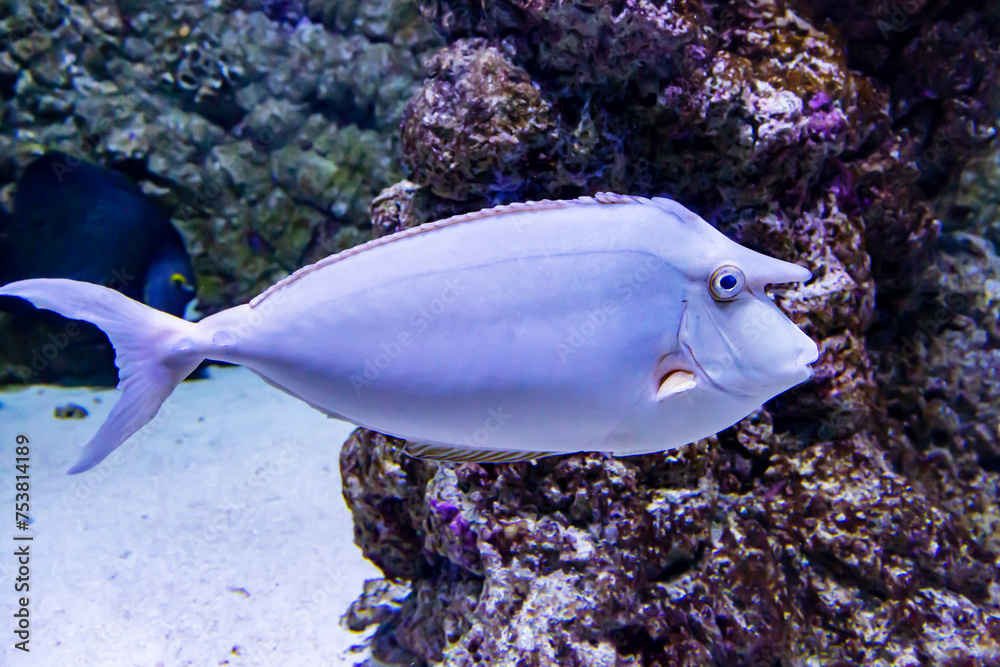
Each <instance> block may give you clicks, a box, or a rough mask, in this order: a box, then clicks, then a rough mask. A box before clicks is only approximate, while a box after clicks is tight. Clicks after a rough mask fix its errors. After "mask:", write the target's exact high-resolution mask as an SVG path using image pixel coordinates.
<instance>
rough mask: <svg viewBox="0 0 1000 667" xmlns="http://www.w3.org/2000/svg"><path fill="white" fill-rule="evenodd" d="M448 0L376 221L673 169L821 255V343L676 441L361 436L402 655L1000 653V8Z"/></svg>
mask: <svg viewBox="0 0 1000 667" xmlns="http://www.w3.org/2000/svg"><path fill="white" fill-rule="evenodd" d="M420 4H421V7H422V9H423V10H424V13H425V15H426V16H429V17H430V18H432V19H433V20H434V21H435V22H436V23H437V25H438V27H439V28H440V29H441V30H442V33H443V34H444V35H445V37H446V39H447V40H448V41H449V44H448V46H446V47H445V48H444V50H443V51H442V52H441V53H440V55H438V56H437V57H436V58H435V59H434V60H433V61H432V63H431V65H430V68H429V70H428V76H427V79H426V80H425V82H424V89H423V91H421V92H418V93H417V94H416V95H415V96H414V97H413V98H412V99H411V101H410V103H409V105H408V107H407V109H406V112H405V113H404V116H403V128H402V137H403V139H402V146H403V151H404V159H405V161H406V162H407V165H408V166H409V167H410V169H411V174H410V177H409V178H410V180H409V181H404V182H401V183H398V184H397V185H395V186H393V187H391V188H389V189H387V190H385V191H383V193H382V194H381V195H380V196H379V197H377V198H376V200H375V201H374V203H373V206H372V217H373V224H374V229H375V234H376V235H383V234H386V233H391V232H392V231H395V230H397V229H400V228H405V227H410V226H414V225H417V224H420V223H422V222H425V221H428V220H433V219H437V218H440V217H443V215H447V214H451V213H455V212H462V211H465V210H474V209H475V208H477V207H478V206H479V205H481V204H487V203H493V202H496V201H511V200H524V199H538V198H544V197H551V196H565V195H567V194H577V193H587V192H593V191H597V190H602V189H612V190H617V191H621V192H651V193H661V192H666V193H670V195H671V196H674V197H676V198H677V199H678V200H679V201H682V202H683V203H685V204H686V205H688V206H690V207H692V209H694V210H697V211H698V212H699V213H701V214H703V215H704V216H705V217H706V219H709V220H710V221H711V222H713V223H714V224H716V225H717V226H718V227H719V228H720V229H722V230H723V231H725V232H727V233H728V234H730V235H731V236H732V237H733V238H734V239H736V240H738V241H739V242H741V243H744V244H745V245H747V246H749V247H751V248H755V249H760V250H762V251H764V252H767V253H768V254H771V255H774V256H776V257H780V258H782V259H787V260H789V261H794V262H797V263H801V264H803V265H806V266H808V267H810V268H811V269H813V271H814V274H815V279H814V280H813V281H812V282H810V283H808V284H806V285H803V286H800V287H798V288H797V289H794V290H788V291H785V290H777V291H776V295H775V296H776V299H777V301H778V303H779V304H780V305H781V307H782V308H783V309H784V310H785V311H786V312H788V313H789V314H790V316H791V317H792V318H793V319H794V320H795V321H796V323H798V324H799V325H800V326H802V327H803V329H804V330H805V331H806V332H807V333H808V334H809V335H810V336H812V337H813V338H814V339H816V340H817V342H818V343H819V345H820V350H821V357H820V360H819V362H818V363H817V364H816V365H815V370H816V373H815V376H814V378H813V380H812V381H810V382H809V383H806V384H805V385H802V386H800V387H797V388H796V389H794V390H792V391H790V392H788V393H786V394H784V395H782V396H779V397H777V398H776V399H774V400H772V401H771V402H769V403H768V404H767V405H766V406H765V408H764V409H763V410H761V411H759V412H757V413H755V414H753V415H751V416H750V417H748V418H746V419H744V420H743V421H742V422H740V423H739V424H737V426H736V427H734V428H732V429H728V430H726V431H724V432H722V433H720V434H719V435H718V436H715V437H712V438H709V439H707V440H704V441H701V442H699V443H696V444H693V445H691V446H689V447H687V448H685V449H682V450H680V451H677V452H671V453H665V454H660V455H649V456H644V457H638V458H624V459H613V458H609V457H604V456H601V455H598V454H587V455H577V456H571V457H557V458H551V459H543V460H540V461H538V462H537V463H536V464H529V463H519V464H506V465H482V466H478V465H468V464H466V465H449V464H443V465H442V464H434V463H426V462H422V461H418V460H414V459H412V458H408V457H406V456H405V455H403V454H401V450H400V448H401V445H402V443H400V442H398V441H395V440H393V439H390V438H385V437H383V436H382V435H380V434H377V433H373V432H370V431H366V430H363V429H359V430H358V431H356V432H355V434H354V436H353V437H352V438H351V440H349V441H348V443H347V444H346V445H345V447H344V449H343V451H342V455H341V470H342V473H343V475H344V480H345V481H344V493H345V498H346V499H347V501H348V504H349V505H350V506H351V508H352V510H353V512H354V515H355V539H356V541H357V542H358V544H359V545H361V547H362V548H363V549H364V551H365V553H366V555H367V556H368V557H369V558H371V559H372V560H373V561H374V562H375V563H376V564H378V565H379V567H381V568H382V569H383V571H384V572H385V574H386V577H387V578H389V579H393V580H398V581H402V582H406V584H407V585H408V587H409V593H408V594H407V593H406V592H405V591H401V590H400V589H399V587H393V588H392V589H391V591H389V589H387V588H385V587H381V588H380V587H379V586H374V585H373V586H372V587H371V593H370V594H369V595H366V596H364V597H362V598H361V599H360V600H359V601H358V602H357V603H356V604H355V606H354V608H353V609H352V614H351V615H350V616H349V618H351V619H352V622H353V623H354V624H355V625H356V627H363V626H364V625H365V624H366V623H367V622H368V621H366V619H371V618H377V619H378V621H379V631H378V632H377V633H376V637H375V640H374V641H375V652H376V655H377V656H379V657H380V658H381V659H383V660H385V661H386V662H387V663H391V664H411V663H413V662H416V664H431V663H433V664H444V665H449V666H462V667H465V666H472V665H511V666H514V665H517V666H521V665H546V666H548V665H559V666H571V667H575V666H578V665H579V666H583V665H587V666H590V665H595V666H596V665H629V666H632V665H635V666H643V667H647V666H667V665H671V666H673V665H691V666H695V665H779V664H780V665H848V664H852V665H853V664H857V665H877V666H880V667H881V666H894V667H895V666H911V665H912V666H914V667H915V666H917V665H959V664H961V665H977V666H984V667H985V666H991V665H996V664H998V660H1000V584H998V583H997V571H998V566H1000V537H998V536H1000V507H998V500H997V498H998V497H1000V470H998V468H997V461H998V460H1000V459H998V455H997V452H998V451H1000V411H998V409H997V405H998V403H997V398H998V395H997V389H996V387H997V386H1000V384H998V382H997V370H996V369H997V368H998V365H997V364H998V362H1000V359H998V358H997V357H996V347H997V344H998V343H997V341H998V340H1000V338H998V337H997V336H998V330H997V325H996V322H997V315H998V312H1000V311H998V308H1000V306H998V303H1000V297H998V294H1000V293H998V291H997V290H998V289H1000V288H998V287H997V285H998V269H1000V264H998V258H997V252H996V251H997V240H998V239H997V234H996V225H997V223H996V220H997V216H998V213H997V211H998V209H997V206H996V201H997V200H996V192H1000V176H998V175H997V174H1000V171H998V168H997V164H998V161H997V155H998V153H997V152H996V148H992V149H991V148H990V146H991V139H990V138H991V136H993V135H994V134H995V133H996V132H997V129H998V121H997V119H998V117H1000V98H998V95H997V92H996V91H997V90H1000V10H998V9H997V7H995V6H994V5H993V4H991V3H982V2H981V3H956V2H913V3H888V2H882V1H877V2H866V1H863V0H858V1H853V0H848V1H847V2H820V3H806V2H780V3H775V2H763V1H761V2H745V3H712V2H709V3H700V4H696V3H686V2H658V3H654V2H646V1H644V0H630V1H629V2H624V3H610V4H598V3H588V2H555V1H551V2H548V1H545V0H543V1H541V2H519V1H516V0H515V1H512V2H504V3H478V2H457V1H453V0H424V1H422V2H421V3H420ZM505 91H506V92H505ZM991 151H992V152H991ZM976 155H984V157H981V158H977V159H974V160H971V161H970V158H972V157H974V156H976ZM967 166H968V171H967V172H966V173H965V174H964V175H962V170H963V168H965V167H967ZM387 591H388V592H387Z"/></svg>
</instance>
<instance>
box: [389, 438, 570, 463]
mask: <svg viewBox="0 0 1000 667" xmlns="http://www.w3.org/2000/svg"><path fill="white" fill-rule="evenodd" d="M403 451H404V452H405V453H407V454H409V455H410V456H412V457H414V458H418V459H423V460H425V461H454V462H456V463H514V462H515V461H531V460H534V459H540V458H543V457H545V456H555V455H556V454H557V453H558V452H519V451H511V450H504V449H469V448H467V447H448V446H444V445H428V444H425V443H420V442H409V441H408V442H407V443H406V446H405V447H403Z"/></svg>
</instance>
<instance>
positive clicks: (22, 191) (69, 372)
mask: <svg viewBox="0 0 1000 667" xmlns="http://www.w3.org/2000/svg"><path fill="white" fill-rule="evenodd" d="M13 203H14V210H13V211H12V212H10V213H8V212H7V211H4V210H3V208H2V207H0V285H5V284H7V283H10V282H14V281H17V280H23V279H25V278H72V279H75V280H81V281H85V282H89V283H94V284H97V285H103V286H106V287H111V288H113V289H116V290H118V291H119V292H121V293H122V294H125V295H126V296H128V297H130V298H133V299H135V300H136V301H140V302H143V303H145V304H147V305H149V306H152V307H153V308H156V309H158V310H162V311H164V312H167V313H170V314H171V315H175V316H177V317H184V313H185V310H186V308H187V306H188V304H189V303H190V302H191V301H192V299H193V298H194V296H195V276H194V271H193V270H192V267H191V258H190V256H189V255H188V253H187V249H186V248H185V246H184V240H183V238H182V237H181V235H180V233H179V232H178V231H177V230H176V229H175V228H174V226H173V225H172V224H171V223H170V219H169V218H168V217H167V216H166V215H165V214H164V213H163V212H162V211H161V210H160V209H159V208H158V207H157V206H156V205H155V204H153V203H152V202H151V201H149V199H147V198H146V196H145V195H144V194H143V192H142V190H140V189H139V187H138V186H137V185H136V184H135V183H133V182H132V181H131V180H129V179H128V178H127V177H126V176H124V175H123V174H121V173H119V172H117V171H113V170H110V169H105V168H103V167H99V166H97V165H94V164H90V163H88V162H84V161H82V160H80V159H78V158H75V157H71V156H69V155H67V154H65V153H61V152H58V151H51V152H48V153H45V154H44V155H42V156H41V157H39V158H38V159H36V160H35V161H34V162H32V163H31V164H30V165H28V167H27V168H26V169H25V171H24V174H23V175H22V176H21V178H20V180H19V181H18V182H17V187H16V190H15V194H14V202H13ZM67 346H71V347H73V348H74V349H73V351H72V352H71V353H69V354H65V353H64V349H65V348H66V347H67ZM14 359H18V360H19V362H18V363H17V364H14V363H13V360H14ZM24 360H28V361H27V362H26V363H25V362H24ZM113 360H114V353H113V351H112V349H111V346H110V344H109V343H108V341H107V339H106V337H105V336H104V335H103V334H102V333H101V332H100V331H99V330H98V329H96V328H94V327H92V326H90V325H89V324H85V323H81V322H76V323H70V322H67V321H66V320H64V319H62V318H61V317H58V316H57V317H52V316H51V314H50V313H42V312H38V311H33V309H31V308H26V307H25V305H24V303H23V302H21V301H20V300H18V299H7V298H0V383H3V382H18V383H20V382H25V383H37V382H53V383H59V384H64V385H108V384H110V385H114V384H115V382H116V381H117V371H116V369H115V366H114V363H113Z"/></svg>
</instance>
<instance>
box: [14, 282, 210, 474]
mask: <svg viewBox="0 0 1000 667" xmlns="http://www.w3.org/2000/svg"><path fill="white" fill-rule="evenodd" d="M0 295H3V296H15V297H19V298H21V299H26V300H27V301H30V302H31V303H32V304H34V305H35V306H36V307H38V308H44V309H46V310H54V311H55V312H57V313H59V314H60V315H63V316H64V317H68V318H70V319H74V320H86V321H87V322H91V323H93V324H95V325H96V326H97V327H99V328H100V329H101V330H103V331H104V333H106V334H107V336H108V338H109V339H111V344H112V345H114V348H115V365H116V366H118V389H119V390H120V391H121V392H122V395H121V397H120V398H119V399H118V402H117V403H115V407H114V408H112V409H111V414H109V415H108V418H107V419H106V420H105V421H104V423H103V424H102V425H101V428H100V429H99V430H98V431H97V433H96V434H95V435H94V437H92V438H91V439H90V440H88V441H87V442H85V443H84V444H83V445H82V447H83V453H82V454H81V455H80V458H79V460H77V462H76V463H75V464H74V465H73V467H72V468H70V469H69V471H68V472H69V474H71V475H73V474H76V473H81V472H84V471H86V470H90V469H91V468H93V467H94V466H95V465H97V464H98V463H100V462H101V461H103V460H104V458H105V457H106V456H107V455H108V454H110V453H111V452H113V451H114V450H115V449H116V448H117V447H118V446H119V445H121V444H122V443H123V442H125V441H126V440H127V439H128V438H129V437H130V436H131V435H132V434H133V433H135V432H136V431H138V430H139V429H140V428H142V427H143V426H145V425H146V424H147V423H149V421H150V420H151V419H153V417H155V416H156V413H157V412H158V411H159V409H160V405H162V404H163V401H165V400H166V399H167V396H169V395H170V394H171V393H172V392H173V391H174V388H175V387H176V386H177V385H178V384H180V383H181V381H182V380H183V379H184V378H185V377H187V376H188V374H189V373H191V371H193V370H194V369H195V368H196V367H197V366H198V364H199V363H201V361H202V360H203V359H204V358H205V357H204V355H203V354H201V353H200V352H199V351H197V350H196V349H195V345H194V343H193V342H192V339H191V337H192V336H193V335H194V332H195V329H196V328H197V325H196V324H194V323H192V322H187V321H185V320H182V319H179V318H177V317H174V316H173V315H168V314H167V313H162V312H160V311H158V310H156V309H154V308H150V307H149V306H146V305H143V304H141V303H139V302H137V301H133V300H132V299H130V298H128V297H127V296H124V295H123V294H120V293H119V292H116V291H114V290H111V289H108V288H106V287H101V286H99V285H92V284H90V283H83V282H78V281H75V280H64V279H61V278H40V279H36V280H21V281H19V282H15V283H11V284H9V285H5V286H4V287H2V288H0Z"/></svg>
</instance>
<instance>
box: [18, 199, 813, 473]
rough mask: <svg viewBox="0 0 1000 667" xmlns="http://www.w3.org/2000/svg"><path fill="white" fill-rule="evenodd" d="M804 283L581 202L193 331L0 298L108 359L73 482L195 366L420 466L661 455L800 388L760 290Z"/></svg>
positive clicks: (493, 222)
mask: <svg viewBox="0 0 1000 667" xmlns="http://www.w3.org/2000/svg"><path fill="white" fill-rule="evenodd" d="M811 275H812V274H811V273H810V272H809V270H807V269H805V268H803V267H800V266H796V265H794V264H789V263H787V262H783V261H780V260H777V259H774V258H771V257H768V256H766V255H762V254H760V253H757V252H754V251H752V250H749V249H747V248H744V247H743V246H741V245H739V244H737V243H735V242H733V241H731V240H729V239H728V238H727V237H726V236H724V235H723V234H722V233H721V232H719V231H717V230H716V229H715V228H713V227H712V226H711V225H709V224H708V223H707V222H705V221H704V220H702V219H701V218H700V217H698V216H697V215H695V214H694V213H692V212H691V211H689V210H687V209H686V208H684V207H683V206H681V205H680V204H678V203H676V202H673V201H670V200H668V199H663V198H653V199H646V198H642V197H629V196H621V195H613V194H598V195H596V196H595V197H584V198H581V199H576V200H571V201H541V202H529V203H525V204H512V205H509V206H499V207H496V208H491V209H485V210H482V211H479V212H476V213H469V214H465V215H458V216H454V217H451V218H447V219H445V220H440V221H437V222H431V223H427V224H425V225H421V226H420V227H415V228H412V229H406V230H403V231H400V232H398V233H396V234H393V235H391V236H386V237H383V238H379V239H376V240H373V241H370V242H368V243H365V244H363V245H360V246H358V247H355V248H351V249H350V250H346V251H344V252H341V253H339V254H337V255H332V256H330V257H327V258H325V259H323V260H320V261H319V262H317V263H315V264H312V265H310V266H307V267H305V268H302V269H300V270H298V271H296V272H295V273H293V274H292V275H290V276H288V277H287V278H285V279H284V280H281V281H280V282H278V283H277V284H275V285H274V286H272V287H270V288H269V289H267V290H266V291H265V292H263V293H262V294H260V295H259V296H257V297H256V298H254V299H253V300H252V301H251V302H250V303H249V304H245V305H241V306H236V307H234V308H230V309H229V310H225V311H222V312H220V313H217V314H215V315H212V316H210V317H206V318H205V319H203V320H202V321H200V322H197V323H193V322H187V321H185V320H182V319H179V318H176V317H173V316H171V315H168V314H166V313H162V312H160V311H157V310H154V309H152V308H149V307H147V306H145V305H143V304H141V303H138V302H136V301H133V300H131V299H129V298H128V297H125V296H123V295H122V294H119V293H118V292H115V291H112V290H110V289H107V288H104V287H99V286H96V285H92V284H88V283H82V282H76V281H72V280H61V279H37V280H24V281H20V282H15V283H12V284H10V285H7V286H5V287H3V288H2V289H0V294H4V295H8V296H15V297H21V298H23V299H27V300H28V301H30V302H31V303H33V304H35V306H37V307H39V308H47V309H49V310H54V311H56V312H58V313H61V314H62V315H64V316H66V317H69V318H73V319H79V320H86V321H88V322H92V323H94V324H95V325H97V326H98V327H100V328H101V329H103V330H104V332H105V333H106V334H107V335H108V338H110V339H111V342H112V344H113V345H114V347H115V352H116V355H117V357H116V364H117V366H118V368H119V370H120V372H119V378H120V382H119V384H118V388H119V389H120V390H121V391H122V395H121V397H120V398H119V399H118V402H117V403H116V404H115V406H114V408H113V409H112V410H111V413H110V415H109V416H108V418H107V420H105V422H104V423H103V424H102V425H101V427H100V429H99V430H98V431H97V434H96V435H94V437H92V438H91V439H90V440H89V441H87V442H86V443H84V445H83V453H82V455H81V456H80V459H79V460H78V461H77V463H76V464H75V465H74V466H73V467H72V468H71V469H70V471H69V472H70V473H79V472H83V471H85V470H88V469H90V468H92V467H93V466H95V465H97V464H98V463H99V462H100V461H101V460H103V459H104V458H105V457H106V456H107V455H108V454H110V453H111V452H112V451H114V449H115V448H116V447H118V446H119V445H121V444H122V443H123V442H124V441H125V440H126V439H127V438H129V437H130V436H131V435H132V434H133V433H135V432H136V431H137V430H139V429H140V428H141V427H142V426H143V425H145V424H146V423H147V422H149V421H150V420H151V419H152V418H153V417H154V416H155V415H156V413H157V411H158V410H159V408H160V405H161V404H162V403H163V401H164V400H166V398H167V397H168V396H169V395H170V394H171V392H173V390H174V388H175V387H176V386H177V385H178V384H179V383H180V382H181V381H182V380H183V379H184V378H185V377H186V376H187V375H188V374H189V373H190V372H191V371H193V370H194V369H195V368H196V367H197V366H198V364H200V363H201V362H202V360H204V359H214V360H219V361H226V362H229V363H233V364H241V365H243V366H246V367H247V368H249V369H250V370H252V371H253V372H254V373H256V374H257V375H259V376H260V377H262V378H263V379H264V380H265V381H266V382H267V383H268V384H271V385H273V386H274V387H277V388H278V389H281V390H282V391H285V392H287V393H289V394H291V395H292V396H295V397H296V398H299V399H301V400H303V401H305V402H306V403H308V404H309V405H311V406H313V407H314V408H316V409H317V410H320V411H322V412H324V413H326V414H327V415H330V416H331V417H336V418H338V419H343V420H346V421H349V422H353V423H355V424H358V425H360V426H364V427H367V428H370V429H373V430H376V431H379V432H381V433H385V434H389V435H393V436H396V437H399V438H404V439H406V440H407V451H408V452H410V453H411V454H413V455H415V456H421V457H424V458H431V459H446V460H463V461H478V462H489V461H494V462H495V461H513V460H522V459H530V458H536V457H539V456H544V455H549V454H554V453H559V454H562V453H571V452H579V451H600V452H609V453H611V454H615V455H630V454H642V453H648V452H656V451H663V450H667V449H671V448H674V447H679V446H681V445H685V444H687V443H690V442H693V441H695V440H698V439H700V438H703V437H706V436H709V435H711V434H713V433H717V432H718V431H720V430H722V429H724V428H727V427H728V426H731V425H732V424H734V423H736V422H737V421H739V420H740V419H742V418H743V417H745V416H746V415H748V414H750V413H751V412H753V411H754V410H755V409H757V408H758V407H760V406H761V405H762V404H763V403H764V402H765V401H767V400H768V399H770V398H772V397H773V396H775V395H777V394H780V393H781V392H783V391H785V390H787V389H789V388H790V387H793V386H795V385H797V384H799V383H800V382H802V381H804V380H806V379H807V378H809V377H810V375H811V369H810V367H809V365H810V364H812V363H813V362H815V361H816V359H817V357H818V350H817V347H816V344H815V343H814V342H813V341H812V340H811V339H810V338H809V337H808V336H806V335H805V334H804V333H803V332H802V331H800V330H799V328H798V327H796V326H795V324H793V323H792V321H791V320H789V319H788V318H787V317H786V316H785V315H784V314H783V313H782V312H781V311H780V310H779V309H778V307H777V306H776V305H775V304H774V303H773V302H772V301H771V299H770V298H769V297H768V295H767V294H766V293H765V286H766V285H768V284H772V283H792V282H802V281H806V280H809V279H810V278H811Z"/></svg>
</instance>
